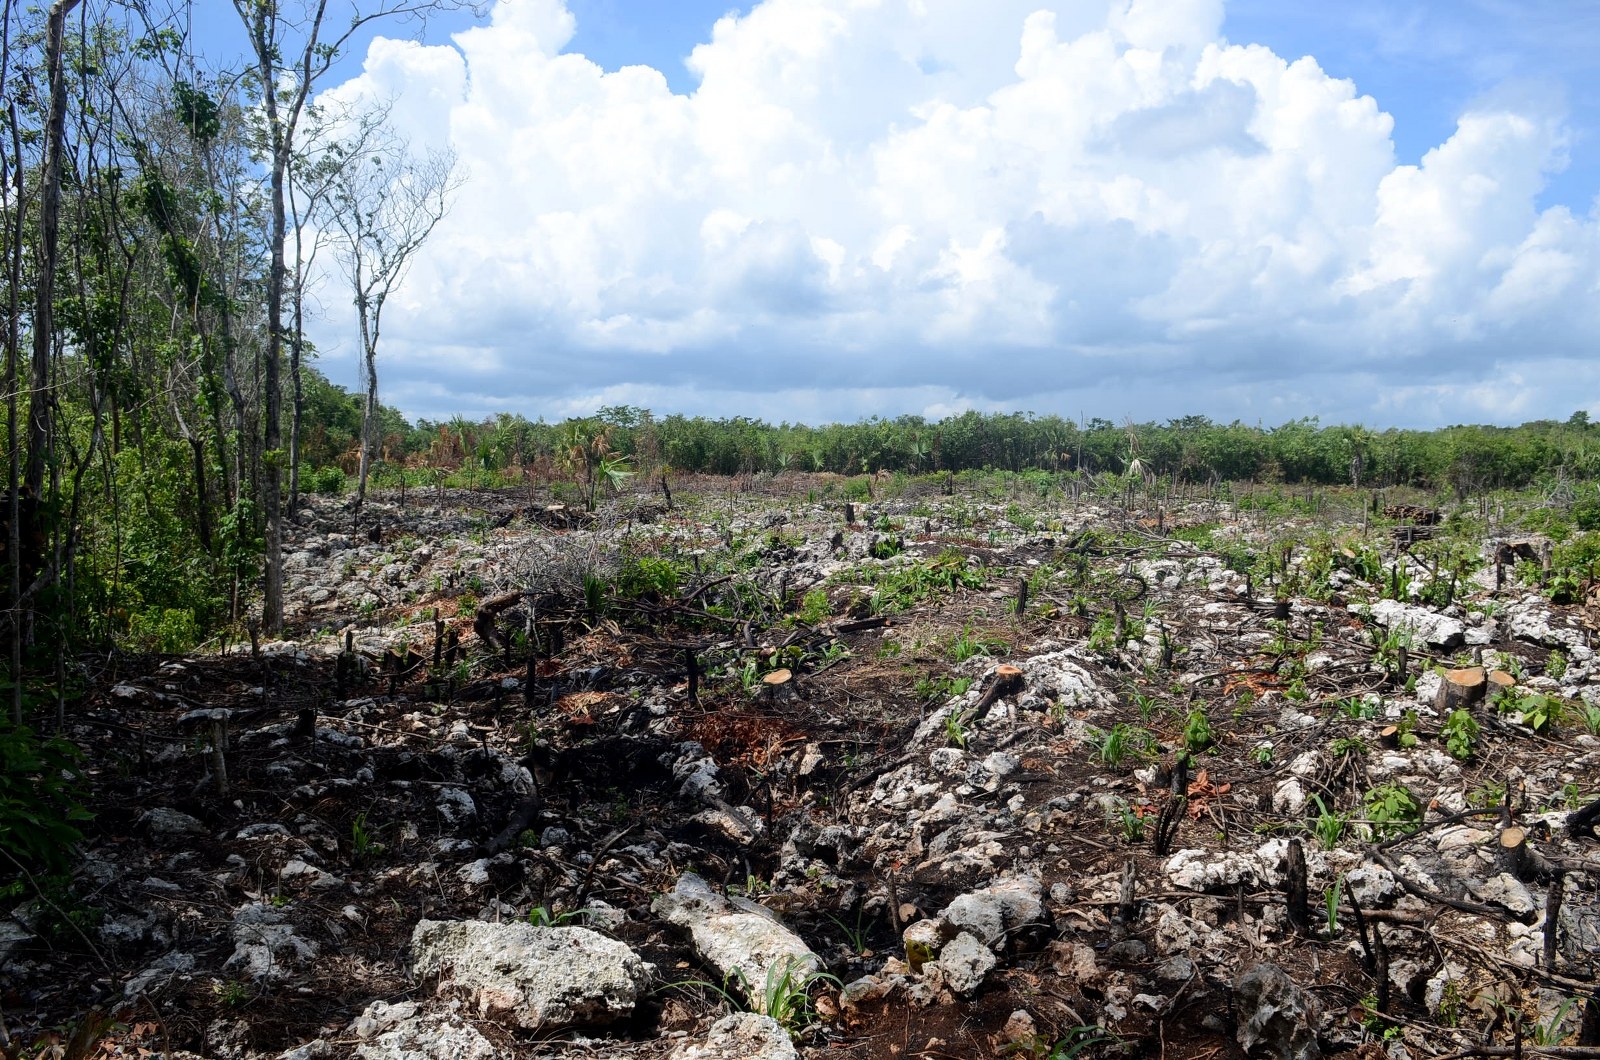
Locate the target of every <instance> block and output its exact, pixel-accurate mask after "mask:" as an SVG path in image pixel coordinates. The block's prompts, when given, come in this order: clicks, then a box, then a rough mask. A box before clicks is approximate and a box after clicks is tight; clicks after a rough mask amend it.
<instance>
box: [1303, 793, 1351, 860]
mask: <svg viewBox="0 0 1600 1060" xmlns="http://www.w3.org/2000/svg"><path fill="white" fill-rule="evenodd" d="M1311 801H1312V802H1314V803H1316V804H1317V815H1316V816H1315V817H1313V818H1312V819H1311V823H1310V824H1308V825H1307V826H1306V831H1308V832H1310V833H1311V834H1312V835H1314V836H1316V838H1317V843H1318V844H1319V845H1320V846H1321V847H1322V849H1323V850H1333V849H1335V848H1336V847H1338V845H1339V840H1340V839H1342V838H1343V837H1344V826H1345V824H1346V823H1347V822H1348V821H1349V819H1350V817H1349V815H1348V814H1343V813H1336V812H1334V811H1333V810H1330V809H1328V804H1327V803H1325V802H1323V801H1322V796H1321V795H1317V794H1313V795H1312V796H1311Z"/></svg>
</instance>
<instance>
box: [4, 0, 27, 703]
mask: <svg viewBox="0 0 1600 1060" xmlns="http://www.w3.org/2000/svg"><path fill="white" fill-rule="evenodd" d="M5 14H6V26H5V29H6V38H7V44H8V45H9V43H10V30H11V5H10V4H9V3H8V4H7V5H6V13H5ZM7 115H8V117H9V118H10V120H11V144H12V148H13V153H14V156H15V158H14V164H15V167H16V169H15V178H16V188H17V200H16V210H17V224H16V228H15V229H14V230H13V231H12V233H11V248H10V249H11V255H10V256H11V261H10V276H9V279H10V287H11V291H10V296H9V299H8V305H7V307H6V309H7V324H6V442H7V444H8V446H9V449H8V452H9V453H10V459H9V460H7V461H6V464H7V472H8V474H9V477H10V481H9V485H10V495H9V497H8V498H7V500H8V504H9V511H7V513H6V515H7V523H8V524H9V525H8V526H7V528H6V529H7V534H6V538H7V540H6V548H7V549H9V552H8V553H7V560H8V566H9V567H10V568H11V569H10V572H9V574H10V582H11V591H10V593H9V594H8V599H7V600H6V604H7V606H8V607H9V609H10V612H11V623H10V625H11V721H12V724H14V725H17V726H20V725H21V724H22V722H23V717H22V503H21V500H22V495H21V490H20V488H19V487H20V486H21V480H20V473H21V470H22V469H21V467H20V465H19V464H18V463H17V455H18V448H17V413H18V411H19V410H18V407H17V380H18V379H19V378H20V368H19V365H18V363H17V356H18V351H19V348H20V346H21V342H22V340H21V336H20V334H19V333H18V318H19V317H20V315H21V308H22V307H21V305H20V304H19V303H18V297H19V292H20V291H21V290H22V236H23V209H22V130H21V128H20V127H19V126H18V124H17V105H16V104H15V103H13V104H11V106H10V107H9V108H7Z"/></svg>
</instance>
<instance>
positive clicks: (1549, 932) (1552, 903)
mask: <svg viewBox="0 0 1600 1060" xmlns="http://www.w3.org/2000/svg"><path fill="white" fill-rule="evenodd" d="M1566 891H1567V874H1566V873H1564V872H1557V873H1556V876H1555V879H1553V880H1551V881H1550V889H1549V890H1548V891H1546V892H1545V896H1544V970H1545V971H1547V972H1554V971H1555V970H1556V942H1557V941H1558V940H1557V937H1556V936H1557V935H1558V934H1559V933H1560V929H1561V900H1562V898H1564V897H1565V896H1566Z"/></svg>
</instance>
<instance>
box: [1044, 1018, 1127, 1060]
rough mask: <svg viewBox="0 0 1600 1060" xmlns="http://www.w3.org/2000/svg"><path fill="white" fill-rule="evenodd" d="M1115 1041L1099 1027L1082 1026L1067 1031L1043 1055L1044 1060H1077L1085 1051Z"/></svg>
mask: <svg viewBox="0 0 1600 1060" xmlns="http://www.w3.org/2000/svg"><path fill="white" fill-rule="evenodd" d="M1115 1042H1116V1039H1115V1038H1113V1037H1112V1036H1111V1035H1109V1034H1107V1033H1106V1032H1105V1031H1104V1030H1103V1029H1102V1028H1100V1027H1092V1026H1089V1025H1087V1024H1082V1025H1079V1026H1077V1027H1073V1028H1072V1029H1071V1030H1069V1031H1067V1033H1066V1034H1065V1035H1063V1036H1062V1037H1061V1038H1060V1039H1058V1040H1057V1041H1056V1043H1055V1044H1054V1045H1052V1046H1051V1047H1050V1051H1049V1052H1048V1053H1046V1054H1045V1057H1044V1060H1077V1058H1078V1057H1079V1056H1081V1055H1083V1053H1084V1052H1085V1051H1086V1050H1089V1049H1093V1048H1094V1047H1096V1046H1099V1045H1111V1044H1113V1043H1115Z"/></svg>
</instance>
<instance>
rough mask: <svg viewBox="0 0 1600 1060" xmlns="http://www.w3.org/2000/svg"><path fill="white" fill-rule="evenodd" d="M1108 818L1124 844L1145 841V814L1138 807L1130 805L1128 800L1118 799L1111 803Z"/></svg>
mask: <svg viewBox="0 0 1600 1060" xmlns="http://www.w3.org/2000/svg"><path fill="white" fill-rule="evenodd" d="M1107 816H1108V817H1109V819H1110V821H1111V824H1112V826H1113V827H1114V828H1116V829H1117V831H1118V833H1119V834H1120V835H1121V836H1122V841H1123V842H1124V843H1139V842H1143V841H1144V814H1143V813H1141V812H1140V810H1139V808H1138V807H1136V806H1130V805H1128V802H1127V800H1126V799H1117V800H1115V801H1114V802H1112V803H1111V805H1110V807H1109V809H1108V811H1107Z"/></svg>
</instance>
